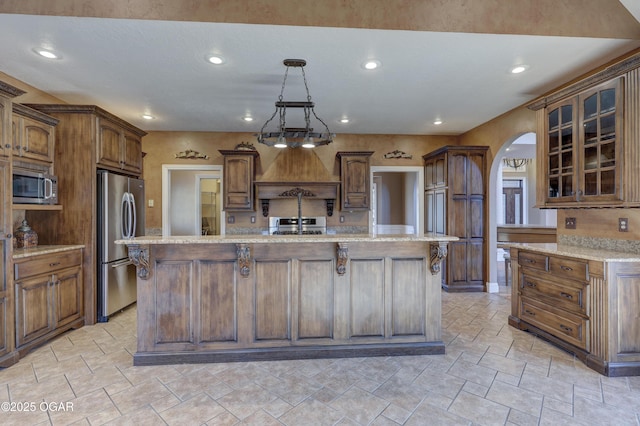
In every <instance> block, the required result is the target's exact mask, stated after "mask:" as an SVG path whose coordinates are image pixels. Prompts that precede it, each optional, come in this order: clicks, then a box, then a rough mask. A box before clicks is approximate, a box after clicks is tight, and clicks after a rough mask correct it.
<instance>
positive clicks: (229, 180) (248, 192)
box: [223, 155, 254, 210]
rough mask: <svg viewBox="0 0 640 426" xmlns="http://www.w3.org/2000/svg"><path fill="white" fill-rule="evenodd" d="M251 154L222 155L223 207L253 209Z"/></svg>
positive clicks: (227, 208) (228, 208)
mask: <svg viewBox="0 0 640 426" xmlns="http://www.w3.org/2000/svg"><path fill="white" fill-rule="evenodd" d="M253 158H254V157H253V155H231V156H225V157H224V173H223V174H224V182H223V192H224V209H225V210H253V168H254V164H253Z"/></svg>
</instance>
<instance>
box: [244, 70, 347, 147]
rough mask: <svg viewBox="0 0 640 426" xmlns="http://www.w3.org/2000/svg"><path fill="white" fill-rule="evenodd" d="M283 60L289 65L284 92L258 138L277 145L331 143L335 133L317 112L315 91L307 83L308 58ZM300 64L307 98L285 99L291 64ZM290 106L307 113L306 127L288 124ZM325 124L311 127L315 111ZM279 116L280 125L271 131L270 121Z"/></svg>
mask: <svg viewBox="0 0 640 426" xmlns="http://www.w3.org/2000/svg"><path fill="white" fill-rule="evenodd" d="M282 63H283V64H284V65H285V66H286V67H287V68H286V70H285V72H284V80H283V81H282V89H281V90H280V96H279V97H278V100H277V101H276V110H275V111H274V112H273V115H272V116H271V118H269V119H268V120H267V121H266V122H265V123H264V125H263V126H262V128H261V129H260V133H258V134H257V135H256V136H257V138H258V142H260V143H263V144H265V145H267V146H273V147H276V148H297V147H300V146H301V147H303V148H315V147H316V146H321V145H328V144H330V143H331V142H333V137H334V136H335V134H333V133H331V131H330V130H329V127H328V126H327V124H326V123H325V122H324V121H323V120H322V119H321V118H320V117H318V116H317V115H316V112H315V111H314V106H315V105H314V103H313V102H312V101H311V95H310V94H309V86H308V85H307V76H306V75H305V73H304V67H305V65H307V61H305V60H304V59H285V60H284V61H282ZM290 67H293V68H300V70H301V71H302V79H303V81H304V88H305V90H306V92H307V100H306V101H285V100H284V87H285V85H286V83H287V76H288V74H289V68H290ZM287 109H297V110H300V109H302V111H303V113H304V124H305V126H304V127H287V125H286V118H287ZM312 114H313V117H315V119H316V120H317V121H318V122H320V123H321V124H322V126H324V130H325V131H324V132H314V131H313V128H312V127H311V115H312ZM276 115H277V116H278V123H277V124H278V127H277V129H276V130H274V131H268V129H267V126H268V125H269V123H270V122H272V121H274V123H275V120H274V118H275V117H276Z"/></svg>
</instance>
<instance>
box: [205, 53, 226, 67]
mask: <svg viewBox="0 0 640 426" xmlns="http://www.w3.org/2000/svg"><path fill="white" fill-rule="evenodd" d="M207 61H209V62H211V63H212V64H214V65H220V64H222V63H224V59H222V57H221V56H217V55H211V56H209V57H207Z"/></svg>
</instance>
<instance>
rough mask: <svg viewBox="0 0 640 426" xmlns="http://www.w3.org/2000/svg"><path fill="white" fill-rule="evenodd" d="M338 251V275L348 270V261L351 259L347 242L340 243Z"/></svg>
mask: <svg viewBox="0 0 640 426" xmlns="http://www.w3.org/2000/svg"><path fill="white" fill-rule="evenodd" d="M336 252H337V255H338V258H337V261H336V271H338V275H344V274H345V272H347V262H348V261H349V247H348V246H347V243H338V246H337V247H336Z"/></svg>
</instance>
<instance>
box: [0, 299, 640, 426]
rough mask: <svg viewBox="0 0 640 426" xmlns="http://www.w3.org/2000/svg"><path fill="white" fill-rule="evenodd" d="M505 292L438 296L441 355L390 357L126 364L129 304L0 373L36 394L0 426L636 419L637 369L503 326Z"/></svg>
mask: <svg viewBox="0 0 640 426" xmlns="http://www.w3.org/2000/svg"><path fill="white" fill-rule="evenodd" d="M509 291H510V287H501V292H500V293H499V294H487V293H473V294H470V293H466V294H448V293H443V295H442V296H443V340H444V341H445V344H446V354H445V355H431V356H407V357H389V358H356V359H333V360H332V359H323V360H303V361H272V362H249V363H228V364H195V365H191V364H189V365H171V366H156V367H133V365H132V356H131V354H132V353H133V352H135V348H136V337H135V317H136V310H135V308H131V309H128V310H126V311H124V312H122V313H120V314H118V315H116V316H114V317H113V318H112V319H111V320H110V321H109V322H108V323H104V324H97V325H94V326H86V327H83V328H82V329H79V330H74V331H71V332H69V333H66V334H64V335H63V336H61V337H59V338H57V339H55V340H54V341H52V342H50V343H49V344H47V345H45V346H42V347H40V348H38V349H37V350H35V351H33V352H32V353H30V354H29V355H28V356H26V357H25V358H23V359H22V360H21V361H20V362H19V363H18V364H16V365H14V366H12V367H10V368H7V369H4V370H2V371H0V402H7V401H10V402H13V403H15V404H16V406H17V405H18V404H20V403H23V404H24V403H27V404H29V403H33V404H32V405H31V406H29V405H26V407H27V408H28V409H30V410H31V409H33V411H29V412H6V411H0V424H1V425H48V424H53V425H66V424H76V425H99V424H114V425H123V424H124V425H128V424H131V425H137V426H142V425H165V424H168V425H202V424H207V425H234V424H247V425H366V424H371V425H616V426H617V425H635V426H638V425H640V377H622V378H607V377H604V376H601V375H599V374H597V373H595V372H593V371H592V370H590V369H587V368H586V367H585V366H584V365H583V364H582V363H581V362H580V361H579V360H576V359H574V357H573V356H571V355H569V354H568V353H566V352H564V351H562V350H560V349H558V348H556V347H554V346H552V345H550V344H549V343H547V342H545V341H543V340H541V339H538V338H536V337H534V336H532V335H531V334H528V333H525V332H521V331H518V330H516V329H514V328H512V327H510V326H508V325H507V316H508V314H509V310H510V307H509V306H510V305H509ZM43 402H44V403H45V405H42V403H43ZM47 403H48V404H50V406H49V408H50V409H48V410H47V409H46V408H47V406H46V404H47ZM43 408H44V409H43ZM65 409H66V410H65Z"/></svg>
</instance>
